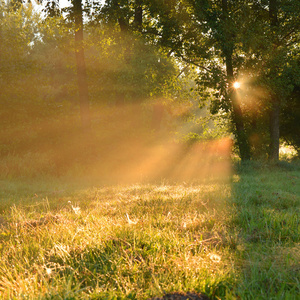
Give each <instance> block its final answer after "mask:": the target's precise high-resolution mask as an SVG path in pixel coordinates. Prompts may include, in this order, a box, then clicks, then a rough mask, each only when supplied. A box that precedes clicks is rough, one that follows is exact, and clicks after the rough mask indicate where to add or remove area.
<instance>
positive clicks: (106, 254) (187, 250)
mask: <svg viewBox="0 0 300 300" xmlns="http://www.w3.org/2000/svg"><path fill="white" fill-rule="evenodd" d="M0 185H1V192H0V197H1V202H0V211H1V215H2V216H1V219H0V222H1V229H0V237H1V238H0V241H1V242H0V247H1V250H0V251H1V262H0V293H1V297H2V298H3V299H13V298H15V299H24V298H25V299H148V298H150V297H153V296H161V295H163V294H164V293H168V292H172V291H184V292H187V291H196V292H203V293H206V294H207V295H208V296H210V297H211V298H212V299H213V298H215V299H298V298H297V297H298V295H299V294H300V256H299V253H300V241H299V236H300V233H299V232H300V218H299V210H300V170H299V168H298V167H297V166H296V165H295V166H292V165H283V166H279V167H278V166H273V167H270V166H268V167H265V168H262V167H257V168H256V167H255V166H253V165H251V166H248V167H243V168H239V169H237V170H236V171H235V172H234V174H233V176H232V179H231V180H230V181H229V182H218V183H214V182H212V181H211V182H207V183H203V182H202V183H197V182H194V183H177V184H175V183H166V182H164V183H160V184H135V185H134V184H131V185H110V186H104V185H101V183H98V185H97V184H96V183H95V182H94V184H93V185H92V186H91V185H90V184H87V183H78V182H74V181H73V182H72V183H70V182H64V181H63V180H62V179H60V180H58V179H49V178H48V179H45V180H39V181H37V180H36V181H24V180H23V181H17V180H14V181H12V180H2V181H1V182H0Z"/></svg>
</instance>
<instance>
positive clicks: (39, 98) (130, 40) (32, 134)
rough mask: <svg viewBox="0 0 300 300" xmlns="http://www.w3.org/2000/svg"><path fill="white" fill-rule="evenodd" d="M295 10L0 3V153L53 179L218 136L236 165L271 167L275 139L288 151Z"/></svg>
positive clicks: (254, 5)
mask: <svg viewBox="0 0 300 300" xmlns="http://www.w3.org/2000/svg"><path fill="white" fill-rule="evenodd" d="M299 7H300V5H299V3H298V1H276V0H274V1H204V0H203V1H175V0H169V1H162V0H155V1H138V0H137V1H127V0H126V1H83V2H80V1H65V2H64V3H63V5H61V4H60V2H59V1H40V2H38V1H32V2H30V1H18V0H14V1H2V3H1V19H0V24H1V27H0V41H1V42H0V47H1V52H0V53H1V55H0V60H1V70H0V74H1V81H0V85H1V95H0V97H1V99H0V103H1V146H0V155H1V157H2V158H4V160H5V157H8V156H12V155H13V156H15V157H19V158H20V157H24V155H25V156H26V155H27V156H28V158H29V159H30V157H31V160H33V161H36V164H37V168H40V169H43V170H41V171H45V172H50V173H51V172H54V173H58V174H60V173H61V172H65V171H66V170H67V169H68V168H69V167H70V166H71V165H73V163H74V162H75V163H78V164H81V163H83V162H84V164H85V163H86V162H88V161H90V162H91V163H92V164H94V161H95V160H96V161H97V162H99V164H101V163H102V164H104V165H105V164H106V163H107V162H108V161H111V160H113V158H117V157H119V160H120V163H121V161H124V160H126V161H128V160H133V158H134V157H136V155H137V153H134V152H135V151H134V150H132V151H129V150H128V153H127V156H126V155H125V154H124V151H125V152H126V150H124V148H130V147H131V148H134V146H133V145H134V144H136V145H135V146H136V148H138V147H140V151H142V152H145V151H146V149H144V148H147V149H148V150H149V149H150V148H155V147H157V146H158V145H161V144H164V145H163V146H162V147H163V148H164V149H165V151H166V152H168V151H171V152H172V153H173V152H176V150H174V151H173V150H170V149H167V148H169V147H173V148H174V147H176V145H177V146H178V145H179V144H182V143H183V144H185V146H186V145H189V146H190V145H191V144H194V143H198V142H204V143H208V142H210V141H214V140H216V139H222V138H225V139H227V142H226V143H227V144H228V143H229V142H228V139H229V140H230V141H231V143H232V146H233V147H232V149H230V150H228V151H230V152H231V151H232V153H233V154H234V156H235V157H236V158H239V159H241V161H249V160H269V161H278V159H279V148H280V145H282V144H284V145H289V146H291V147H292V148H293V150H294V152H296V153H298V155H299V148H300V140H299V137H300V135H299V130H300V124H299V120H300V112H299V111H300V104H299V101H300V100H299V93H300V69H299V66H300V65H299V18H298V17H299ZM166 144H167V145H168V146H167V145H166ZM130 145H132V146H130ZM185 146H184V147H185ZM180 147H182V146H180ZM144 150H145V151H144ZM183 151H189V150H186V148H185V150H183ZM177 152H178V151H177ZM177 152H176V155H178V153H177ZM108 153H109V154H110V156H109V157H108V156H107V155H108ZM149 155H150V154H149ZM20 159H21V158H20ZM141 160H142V158H141ZM33 161H32V163H33ZM46 161H47V163H46ZM108 168H112V166H111V165H110V166H108ZM3 171H5V170H3ZM7 172H9V171H7Z"/></svg>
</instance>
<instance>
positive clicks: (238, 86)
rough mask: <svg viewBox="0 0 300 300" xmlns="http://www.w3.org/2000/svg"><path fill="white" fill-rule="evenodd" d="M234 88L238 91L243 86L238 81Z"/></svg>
mask: <svg viewBox="0 0 300 300" xmlns="http://www.w3.org/2000/svg"><path fill="white" fill-rule="evenodd" d="M233 87H234V88H235V89H236V90H237V89H239V88H240V87H241V84H240V83H239V82H238V81H236V82H234V84H233Z"/></svg>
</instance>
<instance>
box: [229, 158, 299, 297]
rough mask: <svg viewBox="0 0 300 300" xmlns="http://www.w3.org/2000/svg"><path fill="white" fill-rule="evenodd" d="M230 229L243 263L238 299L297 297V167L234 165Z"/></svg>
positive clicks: (284, 164)
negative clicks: (236, 235)
mask: <svg viewBox="0 0 300 300" xmlns="http://www.w3.org/2000/svg"><path fill="white" fill-rule="evenodd" d="M232 191H233V192H232V201H233V204H234V215H233V226H234V227H236V228H238V230H239V236H240V241H241V244H240V246H239V247H240V251H239V256H240V257H241V260H242V261H243V264H242V269H241V274H240V278H239V284H238V286H237V291H236V295H238V296H239V297H240V298H241V299H299V295H300V244H299V243H300V167H299V165H297V164H289V163H285V162H281V163H279V164H276V165H275V164H274V165H259V164H258V163H252V164H248V165H246V166H243V167H240V166H238V168H237V172H236V174H235V175H234V176H233V184H232Z"/></svg>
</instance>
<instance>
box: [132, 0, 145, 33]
mask: <svg viewBox="0 0 300 300" xmlns="http://www.w3.org/2000/svg"><path fill="white" fill-rule="evenodd" d="M135 5H136V7H135V11H134V25H135V28H136V29H137V31H139V32H142V29H143V7H142V1H141V0H136V3H135Z"/></svg>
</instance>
